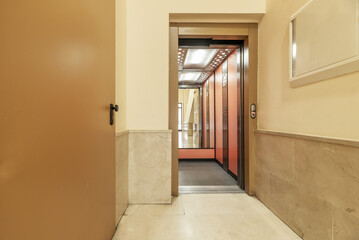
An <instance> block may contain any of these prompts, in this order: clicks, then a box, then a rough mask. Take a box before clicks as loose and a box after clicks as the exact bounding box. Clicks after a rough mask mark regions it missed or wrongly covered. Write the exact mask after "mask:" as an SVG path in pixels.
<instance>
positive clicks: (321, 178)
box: [255, 130, 359, 240]
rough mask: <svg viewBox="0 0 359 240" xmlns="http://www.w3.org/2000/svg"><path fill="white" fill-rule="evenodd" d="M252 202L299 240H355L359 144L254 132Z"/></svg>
mask: <svg viewBox="0 0 359 240" xmlns="http://www.w3.org/2000/svg"><path fill="white" fill-rule="evenodd" d="M255 166H256V168H255V185H256V195H257V197H258V198H259V199H260V200H261V201H262V202H263V203H264V204H265V205H266V206H267V207H268V208H269V209H270V210H271V211H272V212H273V213H275V214H276V215H277V216H278V217H279V218H280V219H281V220H282V221H283V222H285V223H286V224H287V225H288V226H289V227H290V228H292V229H293V230H294V231H295V232H296V233H297V234H298V235H299V236H300V237H302V238H303V239H304V240H357V239H359V142H355V141H345V140H337V139H327V138H319V137H311V136H302V135H296V134H285V133H276V132H269V131H261V130H258V131H256V163H255Z"/></svg>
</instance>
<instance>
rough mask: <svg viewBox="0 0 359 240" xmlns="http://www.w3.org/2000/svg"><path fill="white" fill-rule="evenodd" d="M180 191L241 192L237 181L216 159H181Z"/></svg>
mask: <svg viewBox="0 0 359 240" xmlns="http://www.w3.org/2000/svg"><path fill="white" fill-rule="evenodd" d="M178 169H179V192H180V193H182V194H184V193H240V192H243V190H241V189H240V188H239V187H238V186H237V181H236V180H235V179H234V178H233V177H231V176H230V175H229V174H228V173H227V172H226V171H225V170H224V169H223V168H222V167H220V166H219V165H218V164H217V163H216V162H214V161H203V160H202V161H186V160H182V161H179V168H178Z"/></svg>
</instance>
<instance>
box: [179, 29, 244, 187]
mask: <svg viewBox="0 0 359 240" xmlns="http://www.w3.org/2000/svg"><path fill="white" fill-rule="evenodd" d="M243 44H244V43H243V40H240V39H234V40H226V36H224V37H223V39H218V38H217V39H213V36H207V37H206V38H201V37H192V38H181V37H179V38H178V54H177V55H178V57H177V58H178V60H177V63H178V105H179V106H183V109H182V111H181V113H180V112H179V114H181V118H180V117H179V118H178V119H179V123H178V160H179V162H178V164H179V190H180V192H182V193H189V192H194V193H198V192H241V191H243V189H241V187H242V188H243V186H241V185H240V184H239V182H244V176H243V175H241V174H240V173H241V172H240V171H238V167H239V166H240V165H241V164H240V163H239V161H240V158H239V155H238V152H239V150H238V146H239V145H238V142H243V140H244V135H243V131H238V129H240V128H242V127H241V126H240V125H239V124H242V123H243V122H241V121H238V118H239V117H240V115H241V114H239V113H240V111H243V108H241V107H239V105H238V103H239V104H241V103H242V101H243V100H241V95H240V91H238V87H237V86H238V85H240V83H241V81H243V73H242V69H243V67H241V66H240V65H243V61H240V59H237V58H238V57H240V56H242V55H243V50H242V49H243V47H242V46H243ZM182 113H183V114H182ZM179 125H181V126H179ZM200 139H201V141H199V140H200ZM199 143H200V144H199Z"/></svg>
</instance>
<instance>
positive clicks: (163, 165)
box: [119, 130, 172, 204]
mask: <svg viewBox="0 0 359 240" xmlns="http://www.w3.org/2000/svg"><path fill="white" fill-rule="evenodd" d="M119 134H121V135H123V136H127V141H128V142H127V155H126V154H123V156H124V157H126V156H127V158H128V201H129V204H169V203H171V134H172V131H171V130H128V131H124V132H121V133H119ZM125 145H126V144H125Z"/></svg>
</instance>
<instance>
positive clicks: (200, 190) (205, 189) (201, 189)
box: [178, 186, 244, 194]
mask: <svg viewBox="0 0 359 240" xmlns="http://www.w3.org/2000/svg"><path fill="white" fill-rule="evenodd" d="M178 190H179V193H180V194H193V193H197V194H206V193H244V191H243V190H242V189H240V188H239V187H238V186H179V189H178Z"/></svg>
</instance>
